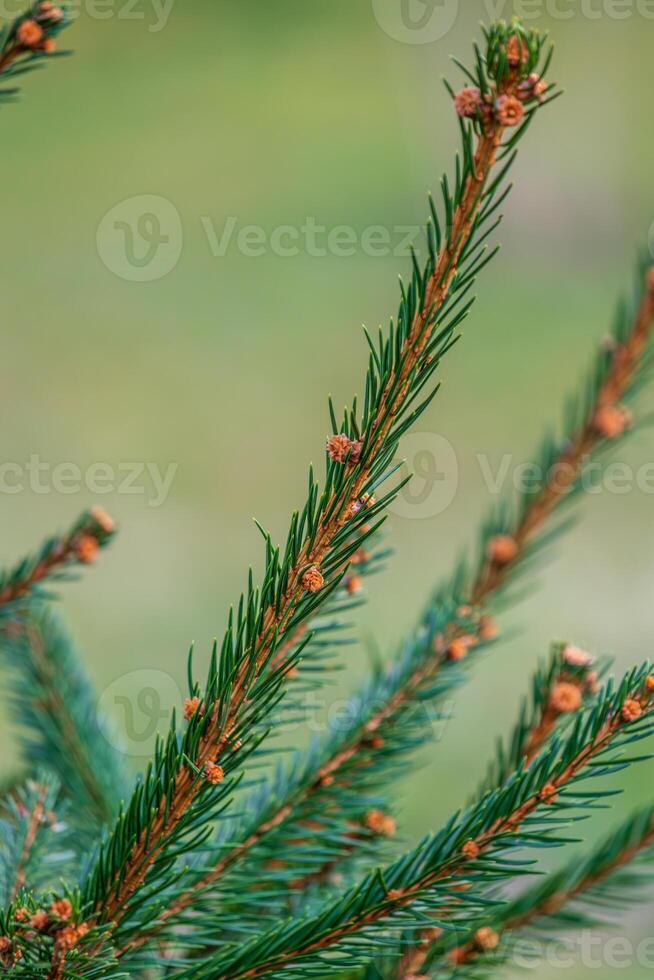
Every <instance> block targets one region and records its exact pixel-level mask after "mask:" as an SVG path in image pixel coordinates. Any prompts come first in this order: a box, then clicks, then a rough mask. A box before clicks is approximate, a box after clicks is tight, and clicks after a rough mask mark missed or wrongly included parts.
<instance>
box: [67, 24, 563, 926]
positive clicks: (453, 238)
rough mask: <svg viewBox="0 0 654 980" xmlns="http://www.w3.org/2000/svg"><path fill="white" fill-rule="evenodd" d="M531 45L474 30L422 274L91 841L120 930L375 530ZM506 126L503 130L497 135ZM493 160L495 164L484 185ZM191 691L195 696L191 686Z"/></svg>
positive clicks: (237, 755) (95, 877) (456, 303)
mask: <svg viewBox="0 0 654 980" xmlns="http://www.w3.org/2000/svg"><path fill="white" fill-rule="evenodd" d="M543 46H544V39H543V37H542V36H541V35H540V34H538V33H537V32H534V31H532V32H529V33H527V32H525V31H524V29H523V28H522V27H521V26H520V25H519V24H513V25H512V26H511V27H507V26H506V25H505V24H496V25H494V26H493V27H492V28H490V30H489V31H487V32H486V49H487V50H486V56H485V58H482V57H481V56H479V57H478V59H477V66H476V72H477V78H478V82H479V88H478V91H477V94H476V95H475V99H476V101H475V105H474V108H472V107H471V105H470V104H469V102H466V100H463V101H462V100H461V99H458V100H457V99H455V107H456V108H457V111H458V112H459V116H460V121H461V134H462V154H463V155H462V158H460V159H459V160H458V161H457V170H456V179H455V185H454V190H453V192H452V193H450V191H449V186H448V183H447V180H446V179H444V181H443V187H442V189H443V198H444V212H445V223H444V229H443V230H441V226H440V222H439V220H438V217H437V215H436V210H435V208H434V213H433V224H430V225H429V226H428V244H429V258H428V260H427V263H426V266H425V268H424V270H420V268H419V267H418V265H417V260H416V262H415V263H414V271H413V276H412V280H411V283H410V284H409V286H408V288H406V289H405V288H404V287H402V301H401V304H400V311H399V315H398V320H397V324H393V323H392V324H391V328H390V331H389V333H388V335H386V336H384V335H383V334H382V333H381V332H380V337H379V344H378V345H377V346H375V345H374V344H373V343H372V341H370V346H371V353H370V360H369V369H368V375H367V379H366V386H365V398H364V403H363V410H362V411H361V412H359V411H358V409H357V406H356V402H355V403H353V406H352V409H351V410H349V411H346V413H345V416H344V420H343V423H342V425H341V426H340V429H339V426H338V423H337V422H336V416H335V414H334V413H333V410H332V426H333V435H332V436H331V437H330V438H329V440H328V461H327V476H326V484H325V488H324V490H323V491H322V492H321V491H320V489H319V487H318V484H317V483H316V481H315V479H314V477H313V472H312V471H311V472H310V476H309V498H308V501H307V504H306V505H305V507H304V509H303V511H302V514H301V515H300V514H295V515H294V516H293V518H292V521H291V527H290V530H289V536H288V540H287V545H286V548H285V550H284V552H283V554H282V552H280V550H279V549H277V548H275V547H274V545H273V543H272V541H271V539H270V537H269V536H268V535H267V534H265V533H264V538H265V544H266V567H265V572H264V579H263V584H262V586H261V588H260V589H255V587H254V584H253V580H252V577H251V580H250V584H249V587H248V592H247V594H246V596H244V597H243V599H242V600H241V602H240V604H239V608H238V611H237V613H235V614H234V616H233V618H232V619H231V620H230V622H229V624H228V629H227V632H226V634H225V637H224V640H223V643H222V646H221V650H220V659H218V650H216V651H215V655H214V658H213V660H212V665H211V668H210V671H209V676H208V680H207V684H206V686H205V690H204V693H203V696H202V698H201V699H200V700H201V707H198V710H197V711H196V712H195V714H194V715H193V717H192V718H191V719H190V720H189V725H188V728H187V729H186V730H185V732H184V734H183V735H182V736H181V738H178V735H177V732H176V730H175V728H174V727H173V728H171V731H170V733H169V735H168V737H167V738H166V739H165V741H163V742H162V743H161V744H160V745H159V746H158V748H157V753H156V758H155V760H154V762H153V764H152V766H151V768H150V769H149V770H148V772H147V773H146V776H145V778H144V780H143V782H142V783H141V784H140V785H139V787H138V788H137V791H136V793H135V794H134V796H133V797H132V799H131V801H130V802H129V804H128V807H127V809H126V811H125V813H124V814H122V815H121V817H120V818H119V821H118V823H117V824H116V826H115V828H114V830H113V832H112V834H111V836H110V837H109V838H108V839H107V841H106V842H105V844H104V845H103V847H102V850H101V853H100V856H99V859H98V862H97V865H96V868H95V870H94V872H93V874H92V875H91V877H90V879H89V881H88V882H87V883H86V885H85V889H84V895H85V900H86V901H88V903H89V905H90V906H91V907H92V909H93V916H94V917H95V919H94V921H98V922H102V923H109V922H111V923H114V924H115V926H117V927H120V926H121V923H122V922H123V920H124V919H125V918H126V917H127V918H129V913H130V906H131V905H133V904H137V903H138V902H139V897H138V893H139V892H140V891H141V889H143V888H144V887H145V888H146V889H149V890H150V894H153V893H155V892H156V891H157V890H158V887H159V886H160V885H161V882H162V881H165V880H166V876H167V875H169V874H171V873H172V872H171V871H170V869H171V863H172V859H171V857H170V855H171V854H174V853H175V852H177V851H180V852H181V851H184V850H186V849H188V846H189V843H188V842H189V840H190V839H193V840H195V842H197V841H203V840H204V839H205V837H206V834H207V832H210V827H209V828H208V826H207V825H208V824H209V822H210V816H211V815H212V814H215V812H216V810H217V808H220V807H221V806H222V805H223V804H224V801H225V799H226V796H227V794H228V792H229V791H230V790H231V788H232V785H233V783H232V780H230V779H226V777H228V776H230V775H232V774H233V773H235V772H236V771H237V770H238V769H239V768H240V764H241V760H242V758H243V757H244V756H245V755H246V753H247V751H248V750H249V749H251V748H252V745H253V741H254V740H255V738H254V736H253V734H252V732H253V727H254V726H256V725H257V724H259V723H260V722H261V721H262V720H263V719H264V718H265V716H266V713H267V711H268V710H269V708H270V706H271V705H272V704H273V703H274V702H276V701H277V700H278V699H279V698H280V697H281V696H282V694H283V676H282V675H283V673H284V671H283V670H279V669H278V670H277V671H271V670H270V663H271V660H272V658H273V657H274V655H275V651H276V650H277V649H278V647H279V644H280V642H282V641H283V638H284V637H287V636H290V635H294V631H295V630H296V629H297V628H298V626H299V624H300V623H302V622H305V621H307V620H308V619H310V617H311V616H313V615H314V614H315V612H316V610H317V609H318V608H319V607H320V606H321V605H322V603H323V602H324V601H325V600H326V599H327V598H328V597H329V595H330V594H331V593H332V592H333V590H334V589H335V588H336V587H337V586H338V583H339V581H340V578H341V576H342V574H343V572H344V570H345V568H346V566H347V563H348V561H349V558H350V556H351V554H352V552H353V551H354V550H355V548H356V547H358V546H359V545H360V542H359V544H352V541H351V539H352V535H353V533H354V532H355V531H356V529H357V528H359V527H360V526H361V525H362V524H363V523H364V522H369V523H370V524H371V525H372V526H371V530H370V532H369V533H370V534H372V533H374V531H375V530H376V529H377V527H378V522H379V521H381V520H382V519H383V512H384V510H385V508H386V506H387V504H388V502H389V501H390V500H391V499H392V498H393V496H394V495H395V494H396V493H397V491H398V488H397V487H396V488H394V489H393V490H390V491H386V492H385V494H384V496H382V497H381V498H380V499H379V500H377V499H375V496H374V494H375V492H376V491H377V490H378V488H379V487H380V486H381V485H382V484H384V483H385V482H386V480H387V479H388V478H389V477H390V476H392V474H393V473H394V472H395V471H396V469H397V467H394V466H392V464H391V461H392V458H393V455H394V452H395V448H396V446H397V443H398V440H399V439H400V437H401V435H402V434H403V433H404V432H405V431H406V430H407V429H408V428H409V427H410V425H411V424H413V423H414V422H415V421H416V419H417V418H419V417H420V415H421V414H422V413H423V412H424V410H425V409H426V408H427V406H428V405H429V404H430V402H431V400H432V399H433V397H434V395H435V393H436V390H437V389H436V388H435V387H434V385H433V380H432V379H433V375H434V373H435V371H436V369H437V368H438V366H439V364H440V362H441V359H442V357H443V356H444V354H445V353H446V352H447V351H448V350H449V349H450V347H451V346H452V344H453V343H454V340H455V330H456V327H457V326H458V324H459V323H460V322H461V320H462V318H463V317H464V316H465V315H466V314H467V311H468V309H469V306H470V303H469V302H468V303H467V304H464V305H461V304H462V300H463V299H464V297H465V295H466V294H467V292H468V290H469V288H470V286H471V285H472V282H473V280H474V278H475V276H476V275H477V273H478V272H479V271H480V270H481V268H483V266H484V265H485V264H486V262H487V261H488V259H489V258H490V255H487V254H486V252H485V248H486V246H485V245H484V239H485V238H486V236H487V235H488V234H489V233H490V232H491V231H492V229H489V228H487V227H486V223H487V221H488V220H489V218H490V217H491V215H492V214H493V213H494V211H495V208H496V206H498V205H499V203H500V194H501V190H500V189H501V188H502V187H503V179H504V176H505V174H506V171H507V170H508V167H509V166H510V164H511V162H512V161H513V158H514V155H515V154H514V152H513V151H514V147H515V144H516V143H517V141H518V140H519V138H520V136H521V135H522V133H523V132H524V131H525V129H526V126H527V124H528V123H529V122H530V120H531V118H532V117H533V114H534V113H535V112H536V110H537V108H538V107H539V105H540V101H539V100H540V99H544V92H543V89H545V88H546V86H544V83H543V86H542V89H541V90H540V91H539V92H538V93H537V92H536V83H535V82H534V81H533V78H534V77H535V76H534V70H535V68H536V66H537V64H538V63H539V62H540V61H541V56H542V52H543ZM519 124H521V125H519ZM509 128H513V129H514V132H512V133H511V134H510V135H509V136H508V138H506V139H505V136H506V134H507V131H508V129H509ZM500 158H502V159H504V158H506V162H505V163H504V165H503V166H502V168H501V169H500V172H499V173H498V174H497V176H496V177H495V178H494V179H493V180H490V179H489V178H490V175H491V172H492V171H493V170H494V168H495V165H496V163H497V162H498V160H499V159H500ZM482 229H483V231H482ZM491 254H492V253H491ZM425 392H426V393H425ZM362 538H363V539H364V540H365V536H363V535H362ZM299 653H301V651H299V652H298V651H296V653H295V654H294V656H296V657H298V656H299ZM190 688H191V693H192V694H193V696H196V697H199V695H198V693H197V687H196V684H195V682H194V681H192V683H191V684H190ZM133 897H134V903H132V898H133Z"/></svg>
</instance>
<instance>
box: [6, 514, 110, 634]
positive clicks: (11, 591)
mask: <svg viewBox="0 0 654 980" xmlns="http://www.w3.org/2000/svg"><path fill="white" fill-rule="evenodd" d="M114 532H115V525H114V522H113V521H112V519H111V518H110V517H109V515H108V514H106V513H105V512H104V511H103V510H102V509H101V508H100V507H92V508H91V510H89V511H87V512H85V513H83V514H82V515H81V516H80V517H79V518H78V520H77V521H76V522H75V524H74V525H73V526H72V528H71V529H70V530H69V531H68V532H66V533H65V534H62V535H56V536H54V537H51V538H48V539H47V541H45V542H44V543H43V544H42V545H41V548H40V549H39V551H38V552H37V553H36V554H34V555H30V556H29V557H27V558H24V559H23V560H22V561H20V562H19V563H18V565H16V566H15V568H13V569H11V570H10V571H6V572H4V573H1V574H0V620H1V619H2V617H8V616H12V615H14V613H15V610H16V607H17V605H19V604H20V603H21V602H24V601H26V600H28V599H30V598H43V597H45V596H46V595H47V593H46V592H45V591H44V589H43V583H45V582H46V581H48V580H50V581H56V580H60V579H63V578H64V577H66V575H67V574H68V573H69V572H70V569H71V568H73V567H75V566H80V565H88V564H90V563H92V562H93V561H95V558H96V557H97V554H98V551H99V550H100V548H103V547H104V546H105V545H107V544H108V543H109V541H111V539H112V537H113V534H114Z"/></svg>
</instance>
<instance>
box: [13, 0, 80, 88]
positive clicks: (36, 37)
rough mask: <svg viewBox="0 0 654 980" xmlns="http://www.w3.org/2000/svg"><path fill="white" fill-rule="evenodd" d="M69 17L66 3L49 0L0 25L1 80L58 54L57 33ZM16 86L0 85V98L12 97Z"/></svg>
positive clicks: (41, 63) (64, 25)
mask: <svg viewBox="0 0 654 980" xmlns="http://www.w3.org/2000/svg"><path fill="white" fill-rule="evenodd" d="M70 23H71V19H70V17H69V15H68V11H67V9H66V7H65V6H62V7H59V6H57V5H56V4H54V3H50V0H37V2H36V3H34V4H32V6H31V7H30V8H29V9H28V10H27V11H26V12H25V13H23V14H20V15H19V16H18V17H16V18H15V19H14V20H13V21H11V23H9V24H5V25H4V26H3V27H2V28H0V80H2V81H4V79H5V78H7V79H11V80H13V79H14V78H18V77H19V76H21V75H24V74H25V73H26V72H29V71H33V70H34V69H35V68H40V67H42V65H43V63H44V59H45V58H48V59H49V58H52V57H57V37H58V35H59V34H60V33H61V31H62V30H64V29H65V28H66V27H68V26H69V25H70ZM17 94H18V88H16V87H15V86H14V87H12V88H6V87H3V88H0V102H6V101H11V100H13V99H14V98H15V97H16V95H17Z"/></svg>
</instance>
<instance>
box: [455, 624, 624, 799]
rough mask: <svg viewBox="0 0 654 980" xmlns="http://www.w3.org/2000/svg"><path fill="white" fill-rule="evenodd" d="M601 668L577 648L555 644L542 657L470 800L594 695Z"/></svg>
mask: <svg viewBox="0 0 654 980" xmlns="http://www.w3.org/2000/svg"><path fill="white" fill-rule="evenodd" d="M607 666H608V665H607V664H599V665H598V664H596V662H595V659H594V658H593V657H592V656H591V655H590V654H588V653H586V651H585V650H580V649H579V648H578V647H574V646H572V645H570V644H566V643H558V644H555V645H554V647H553V649H552V652H551V654H550V657H549V659H548V661H547V662H546V663H545V664H540V665H539V666H538V668H537V670H536V672H535V673H534V676H533V677H532V679H531V684H530V687H531V693H530V697H529V698H526V699H525V700H524V701H523V703H522V705H521V708H520V714H519V717H518V721H517V722H516V724H515V726H514V728H513V730H512V732H511V734H510V736H509V738H508V740H507V742H506V743H505V742H504V741H503V740H501V739H500V740H498V744H497V752H496V756H495V759H494V760H493V761H492V762H491V764H490V766H489V768H488V772H487V774H486V776H485V778H484V779H483V781H482V783H481V785H480V786H479V788H478V789H477V792H476V794H475V796H474V799H477V800H478V799H481V798H483V797H484V796H485V794H486V793H487V792H489V791H490V790H491V789H493V788H496V787H499V786H501V785H502V784H503V783H504V782H505V781H506V780H507V779H508V777H509V776H510V774H511V773H512V772H513V771H514V770H515V769H517V768H519V767H520V766H521V765H522V764H524V763H527V764H529V763H530V762H531V761H532V759H534V757H535V756H536V755H538V753H539V752H540V751H541V750H542V748H543V746H544V745H545V744H546V743H547V741H548V739H549V738H550V736H551V735H552V733H553V732H554V731H556V729H557V728H559V727H560V726H561V725H563V724H566V723H568V722H570V721H571V720H572V719H574V717H575V714H576V712H577V711H579V710H580V709H581V708H582V707H583V705H584V704H588V703H589V702H590V701H591V700H593V699H594V698H595V696H596V695H597V691H598V689H599V677H600V674H602V673H604V672H605V670H606V667H607Z"/></svg>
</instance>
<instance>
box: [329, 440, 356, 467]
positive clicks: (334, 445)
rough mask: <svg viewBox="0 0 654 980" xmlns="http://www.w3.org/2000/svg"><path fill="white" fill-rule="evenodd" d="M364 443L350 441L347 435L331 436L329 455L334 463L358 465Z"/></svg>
mask: <svg viewBox="0 0 654 980" xmlns="http://www.w3.org/2000/svg"><path fill="white" fill-rule="evenodd" d="M362 448H363V443H362V442H361V440H360V439H350V437H349V436H346V435H345V433H343V432H342V433H340V434H339V435H336V436H330V437H329V439H328V440H327V453H328V455H329V458H330V459H331V461H332V462H333V463H344V462H345V461H346V460H347V461H348V462H350V463H358V462H359V460H360V458H361V450H362Z"/></svg>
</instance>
